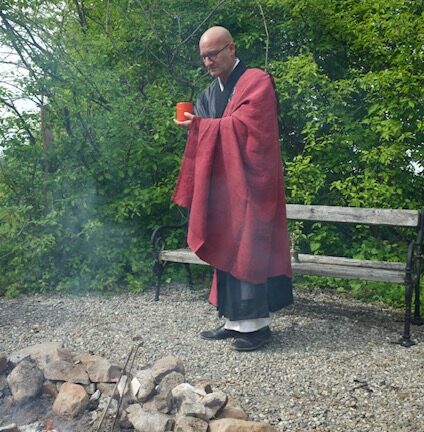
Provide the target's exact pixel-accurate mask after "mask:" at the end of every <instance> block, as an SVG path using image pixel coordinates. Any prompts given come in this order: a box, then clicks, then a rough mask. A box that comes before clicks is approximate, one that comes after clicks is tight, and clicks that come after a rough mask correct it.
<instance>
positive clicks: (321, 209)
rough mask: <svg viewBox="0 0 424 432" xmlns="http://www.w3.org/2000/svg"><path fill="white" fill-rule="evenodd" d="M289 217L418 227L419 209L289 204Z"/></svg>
mask: <svg viewBox="0 0 424 432" xmlns="http://www.w3.org/2000/svg"><path fill="white" fill-rule="evenodd" d="M286 208H287V218H288V219H290V220H310V221H324V222H349V223H358V224H370V225H394V226H404V227H417V226H418V221H419V211H418V210H404V209H401V210H396V209H375V208H353V207H338V206H321V205H300V204H287V206H286Z"/></svg>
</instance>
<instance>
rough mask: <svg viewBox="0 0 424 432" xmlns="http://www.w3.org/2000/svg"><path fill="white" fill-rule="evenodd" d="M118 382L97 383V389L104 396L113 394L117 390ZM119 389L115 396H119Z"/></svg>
mask: <svg viewBox="0 0 424 432" xmlns="http://www.w3.org/2000/svg"><path fill="white" fill-rule="evenodd" d="M115 387H116V384H110V383H101V382H99V383H97V389H98V390H100V392H101V393H102V395H104V396H112V394H113V391H114V390H115ZM117 395H118V391H116V392H115V394H114V396H115V397H117Z"/></svg>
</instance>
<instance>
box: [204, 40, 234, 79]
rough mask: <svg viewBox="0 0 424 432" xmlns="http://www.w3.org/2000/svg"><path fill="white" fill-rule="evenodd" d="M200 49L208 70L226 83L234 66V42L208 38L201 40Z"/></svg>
mask: <svg viewBox="0 0 424 432" xmlns="http://www.w3.org/2000/svg"><path fill="white" fill-rule="evenodd" d="M199 50H200V56H201V57H202V59H203V63H204V65H205V66H206V68H207V70H208V72H209V73H210V74H211V75H212V76H213V77H214V78H218V77H219V78H221V80H222V81H223V82H224V83H225V82H226V81H227V79H228V77H229V76H230V74H231V71H232V70H233V67H234V61H235V47H234V43H233V42H223V41H222V40H214V39H206V40H202V41H200V44H199Z"/></svg>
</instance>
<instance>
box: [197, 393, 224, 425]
mask: <svg viewBox="0 0 424 432" xmlns="http://www.w3.org/2000/svg"><path fill="white" fill-rule="evenodd" d="M200 402H201V403H202V404H203V405H204V406H205V408H206V413H207V415H208V418H209V419H211V418H213V417H215V415H216V413H217V412H218V411H219V410H221V409H222V408H224V406H225V405H226V403H227V395H226V394H225V393H224V392H222V391H216V392H213V393H209V394H207V395H206V396H203V397H202V399H201V400H200Z"/></svg>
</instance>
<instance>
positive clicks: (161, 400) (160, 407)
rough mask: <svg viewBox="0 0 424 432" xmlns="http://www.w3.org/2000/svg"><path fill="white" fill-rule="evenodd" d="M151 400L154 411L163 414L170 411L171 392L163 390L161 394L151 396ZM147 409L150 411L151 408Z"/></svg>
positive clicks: (171, 406)
mask: <svg viewBox="0 0 424 432" xmlns="http://www.w3.org/2000/svg"><path fill="white" fill-rule="evenodd" d="M152 401H153V403H154V407H155V409H156V411H159V412H161V413H163V414H169V413H170V412H171V411H172V408H173V398H172V394H171V392H168V393H166V392H163V393H161V394H158V395H156V396H154V397H153V399H152ZM143 408H144V405H143ZM147 411H151V409H148V410H147Z"/></svg>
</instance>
